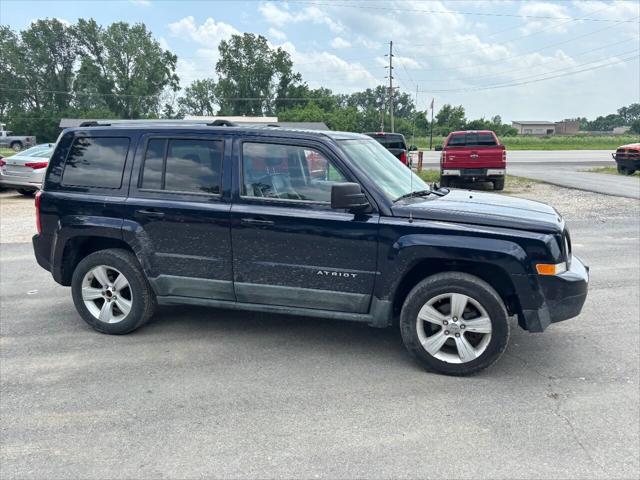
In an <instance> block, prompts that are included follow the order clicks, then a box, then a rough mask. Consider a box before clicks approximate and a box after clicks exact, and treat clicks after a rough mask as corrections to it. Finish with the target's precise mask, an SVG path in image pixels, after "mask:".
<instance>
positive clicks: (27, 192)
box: [17, 188, 36, 197]
mask: <svg viewBox="0 0 640 480" xmlns="http://www.w3.org/2000/svg"><path fill="white" fill-rule="evenodd" d="M17 192H18V193H19V194H20V195H24V196H25V197H33V194H34V193H36V191H35V190H28V189H26V188H18V190H17Z"/></svg>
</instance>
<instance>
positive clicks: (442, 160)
mask: <svg viewBox="0 0 640 480" xmlns="http://www.w3.org/2000/svg"><path fill="white" fill-rule="evenodd" d="M446 161H447V152H444V151H443V152H442V153H441V154H440V166H441V167H442V166H444V164H445V162H446Z"/></svg>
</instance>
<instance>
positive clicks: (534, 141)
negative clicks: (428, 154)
mask: <svg viewBox="0 0 640 480" xmlns="http://www.w3.org/2000/svg"><path fill="white" fill-rule="evenodd" d="M407 141H408V142H409V143H411V139H410V138H407ZM443 141H444V138H443V137H433V146H434V147H435V146H436V145H442V142H443ZM500 141H501V142H502V143H503V144H504V145H505V146H506V147H507V150H615V149H616V148H618V147H619V146H620V145H625V144H627V143H635V142H638V141H640V135H616V136H613V135H612V136H589V135H575V136H567V137H564V136H554V137H534V136H528V135H527V136H525V135H522V136H517V137H502V138H500ZM415 143H416V145H417V146H418V147H419V148H429V137H417V138H416V142H415Z"/></svg>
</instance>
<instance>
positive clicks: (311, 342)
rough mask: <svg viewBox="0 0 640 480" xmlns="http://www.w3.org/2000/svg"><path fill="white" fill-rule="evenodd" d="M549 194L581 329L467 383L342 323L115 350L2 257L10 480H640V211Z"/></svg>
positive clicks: (171, 318) (46, 281) (2, 367)
mask: <svg viewBox="0 0 640 480" xmlns="http://www.w3.org/2000/svg"><path fill="white" fill-rule="evenodd" d="M545 188H547V189H548V190H553V191H555V192H556V193H555V195H556V197H557V201H556V206H557V207H558V208H559V210H560V211H561V212H563V213H565V214H566V219H567V222H568V224H569V226H570V228H571V233H572V238H573V243H574V251H575V252H576V253H577V254H578V255H580V256H582V257H583V259H584V260H585V261H586V262H587V263H588V264H589V265H590V266H591V285H590V293H589V297H588V299H587V303H586V305H585V308H584V311H583V313H582V314H581V315H580V316H579V317H578V318H576V319H572V320H568V321H566V322H562V323H560V324H556V325H553V326H551V327H550V328H549V329H548V330H547V331H546V332H545V333H543V334H529V333H527V332H524V331H522V330H520V329H518V328H517V326H516V325H515V323H514V324H513V330H512V337H511V341H510V344H509V347H508V349H507V351H506V354H505V355H504V356H503V357H502V358H501V359H500V361H499V362H498V363H497V364H496V365H495V366H494V367H493V368H491V369H489V370H487V371H484V372H483V373H481V374H480V375H478V376H475V377H471V378H451V377H444V376H438V375H434V374H428V373H425V372H424V371H423V370H422V369H421V368H420V367H419V366H418V365H417V364H416V362H414V361H413V360H412V359H411V357H409V355H408V354H407V353H406V352H405V350H404V347H403V345H402V341H401V339H400V336H399V334H398V332H397V330H395V329H386V330H377V329H372V328H369V327H367V326H365V325H359V324H351V323H344V322H335V321H325V320H317V319H309V318H301V317H287V316H276V315H268V314H258V313H246V312H230V311H223V310H213V309H200V308H190V307H189V308H187V307H180V308H162V309H160V310H159V312H158V314H157V316H156V317H155V318H154V320H153V321H152V322H151V323H149V324H148V325H147V326H145V327H144V328H143V329H141V330H139V331H138V332H136V333H133V334H130V335H127V336H120V337H117V336H108V335H102V334H99V333H96V332H94V331H93V330H91V329H90V328H89V327H88V326H86V325H85V323H84V322H83V321H82V320H81V319H80V317H79V316H78V315H77V313H76V312H75V310H74V307H73V303H72V301H71V296H70V291H69V289H68V288H64V287H61V286H59V285H57V284H56V283H55V282H54V281H53V280H52V279H51V276H50V275H49V273H48V272H45V271H44V270H42V269H40V268H39V267H38V266H37V264H36V262H35V260H34V258H33V253H32V250H31V246H30V245H29V243H27V242H25V241H19V242H18V241H11V242H8V243H2V244H0V380H1V390H0V393H1V397H0V476H1V477H2V478H3V479H13V478H47V479H52V478H202V477H211V478H625V479H627V478H628V479H632V478H633V479H637V478H638V477H639V476H640V464H639V445H640V424H639V422H640V420H639V412H640V401H639V395H640V393H639V388H640V385H639V377H638V369H639V361H640V351H639V350H640V337H639V322H638V318H640V298H639V288H638V286H639V283H640V258H639V256H640V252H639V237H640V216H638V207H639V206H640V204H637V203H628V204H627V205H626V206H624V205H623V206H621V204H620V202H621V201H624V202H633V201H632V200H627V199H622V200H621V199H616V198H614V197H607V196H602V195H597V194H587V193H582V192H580V193H579V194H573V193H571V191H567V190H562V189H556V190H554V189H555V187H545ZM563 192H564V193H563ZM569 197H571V198H572V200H571V201H569V200H568V198H569ZM565 198H566V199H567V200H566V201H565V200H563V199H565ZM25 201H32V200H25ZM570 203H571V204H572V205H573V206H570ZM585 203H588V205H590V206H589V207H588V208H582V205H584V204H585ZM25 222H28V225H32V223H31V222H32V218H26V219H25ZM25 228H32V227H25ZM7 238H11V237H7Z"/></svg>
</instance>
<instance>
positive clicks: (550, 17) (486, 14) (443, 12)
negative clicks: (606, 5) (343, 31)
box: [288, 0, 633, 23]
mask: <svg viewBox="0 0 640 480" xmlns="http://www.w3.org/2000/svg"><path fill="white" fill-rule="evenodd" d="M288 3H298V4H302V5H316V6H323V7H344V8H357V9H359V10H360V9H364V10H384V11H385V12H389V11H391V12H415V13H432V14H435V15H452V14H457V15H476V16H482V17H512V18H530V19H538V20H582V21H586V22H622V23H633V20H615V19H608V18H579V17H558V16H553V15H520V14H515V13H493V12H492V13H489V12H462V11H459V10H425V9H419V8H393V7H388V6H380V7H374V6H371V5H363V4H358V5H353V4H351V5H350V4H344V3H323V2H317V1H309V2H306V1H300V0H288Z"/></svg>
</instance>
